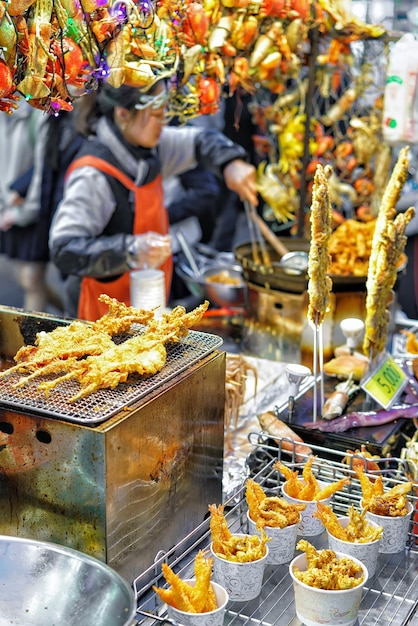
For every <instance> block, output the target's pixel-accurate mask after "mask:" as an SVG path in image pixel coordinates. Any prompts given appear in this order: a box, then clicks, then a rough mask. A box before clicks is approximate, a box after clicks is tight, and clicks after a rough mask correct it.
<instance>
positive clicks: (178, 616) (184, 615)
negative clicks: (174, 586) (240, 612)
mask: <svg viewBox="0 0 418 626" xmlns="http://www.w3.org/2000/svg"><path fill="white" fill-rule="evenodd" d="M184 582H186V583H188V584H189V585H191V586H192V587H194V586H195V584H196V579H195V578H189V579H186V580H185V581H184ZM211 585H212V588H213V590H214V592H215V596H216V603H217V605H218V608H217V609H215V610H214V611H209V612H207V613H188V612H186V611H179V610H178V609H175V608H174V607H172V606H170V605H167V614H168V617H169V618H170V619H173V620H175V621H176V622H178V623H179V624H182V625H183V626H222V624H223V623H224V617H225V611H226V605H227V604H228V601H229V597H228V593H227V591H226V589H224V588H223V587H222V586H221V585H218V583H215V582H211Z"/></svg>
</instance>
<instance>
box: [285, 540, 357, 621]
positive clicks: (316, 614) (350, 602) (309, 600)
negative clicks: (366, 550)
mask: <svg viewBox="0 0 418 626" xmlns="http://www.w3.org/2000/svg"><path fill="white" fill-rule="evenodd" d="M336 555H337V557H339V558H341V557H344V556H348V555H346V554H342V553H340V552H337V553H336ZM349 558H351V559H352V560H353V561H355V562H357V563H358V564H359V565H361V568H362V570H363V574H364V581H363V582H362V583H361V584H360V585H358V586H357V587H353V589H344V590H342V591H339V590H331V591H328V590H325V589H316V588H315V587H309V585H305V583H303V582H301V581H300V580H298V579H297V578H296V576H295V575H294V573H293V568H294V567H295V566H296V567H297V568H298V569H299V570H302V571H304V570H306V568H307V560H306V554H300V555H299V556H296V557H295V558H294V559H293V561H292V562H291V563H290V565H289V572H290V576H291V577H292V580H293V589H294V592H295V608H296V615H297V617H298V619H299V620H300V621H301V622H302V623H303V624H305V625H306V626H323V625H324V624H328V626H353V624H355V623H356V621H357V617H358V611H359V607H360V602H361V598H362V595H363V587H364V585H365V583H366V581H367V579H368V572H367V568H366V566H365V565H363V563H361V561H359V560H358V559H356V558H354V557H349ZM360 576H361V573H360V574H359V577H360Z"/></svg>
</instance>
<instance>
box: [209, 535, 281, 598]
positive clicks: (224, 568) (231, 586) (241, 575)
mask: <svg viewBox="0 0 418 626" xmlns="http://www.w3.org/2000/svg"><path fill="white" fill-rule="evenodd" d="M236 534H237V535H238V536H244V534H243V533H236ZM210 549H211V553H212V556H213V578H214V580H216V582H217V583H219V584H220V585H222V587H224V588H225V589H226V590H227V592H228V595H229V599H230V600H233V601H234V602H246V601H247V600H254V598H257V597H258V596H259V595H260V593H261V588H262V586H263V576H264V569H265V566H266V564H267V558H268V552H269V550H268V547H267V546H265V549H266V553H265V555H264V556H263V557H262V558H261V559H258V560H257V561H248V562H246V563H237V562H235V561H226V560H225V559H222V558H221V557H219V556H218V555H217V554H216V553H215V552H214V551H213V545H212V544H211V546H210Z"/></svg>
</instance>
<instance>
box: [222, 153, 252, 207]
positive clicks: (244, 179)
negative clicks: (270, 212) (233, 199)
mask: <svg viewBox="0 0 418 626" xmlns="http://www.w3.org/2000/svg"><path fill="white" fill-rule="evenodd" d="M223 174H224V180H225V184H226V186H227V187H228V189H230V190H231V191H235V193H237V194H238V195H239V197H240V200H247V201H248V202H250V204H252V205H253V206H257V205H258V195H257V184H256V169H255V167H254V165H251V164H250V163H247V162H246V161H243V160H242V159H235V160H234V161H231V162H230V163H228V165H227V166H226V167H225V169H224V173H223Z"/></svg>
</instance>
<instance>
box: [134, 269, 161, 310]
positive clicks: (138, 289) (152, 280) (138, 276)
mask: <svg viewBox="0 0 418 626" xmlns="http://www.w3.org/2000/svg"><path fill="white" fill-rule="evenodd" d="M130 295H131V305H132V306H133V307H135V308H136V309H145V310H146V311H148V310H150V309H154V308H156V307H159V309H161V310H164V309H165V306H166V293H165V274H164V272H163V271H162V270H158V269H146V270H133V271H132V272H131V273H130Z"/></svg>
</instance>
